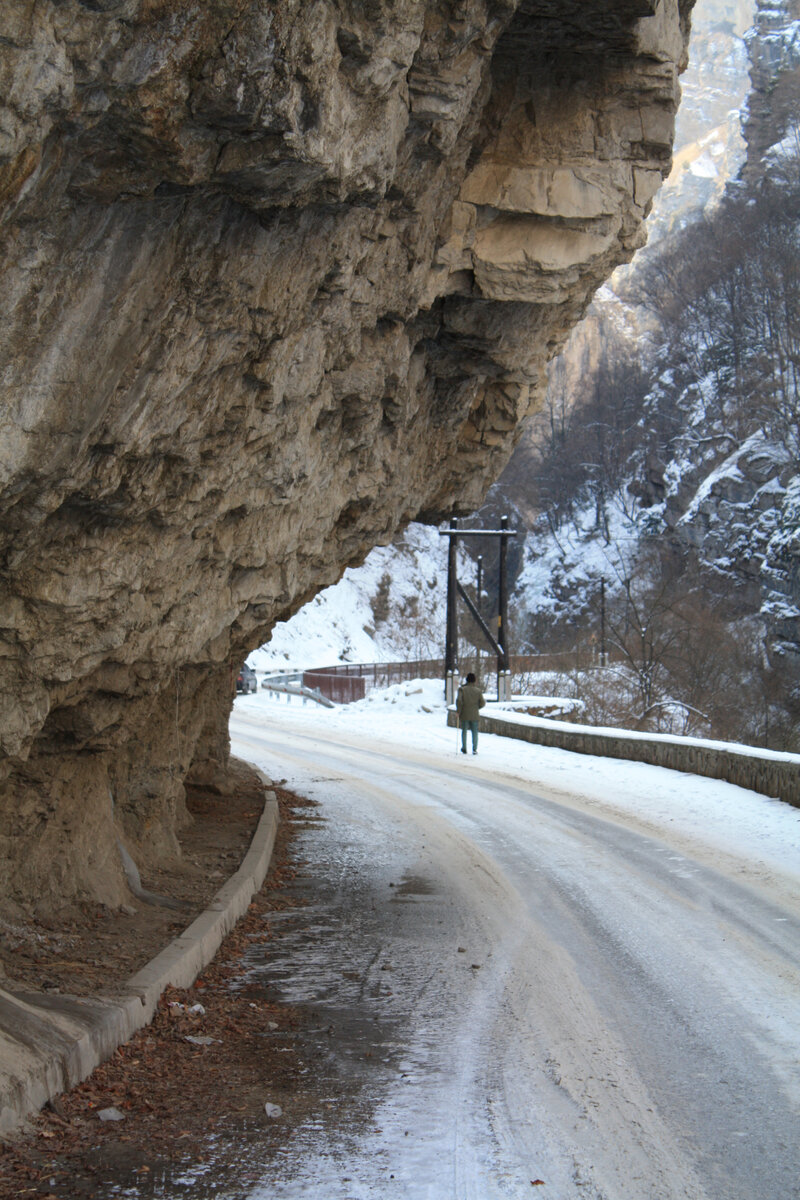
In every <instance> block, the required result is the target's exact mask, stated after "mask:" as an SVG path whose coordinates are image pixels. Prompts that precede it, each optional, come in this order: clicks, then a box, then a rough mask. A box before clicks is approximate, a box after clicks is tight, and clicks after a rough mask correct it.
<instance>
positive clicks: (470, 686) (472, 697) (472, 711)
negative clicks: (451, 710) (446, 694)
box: [456, 683, 486, 721]
mask: <svg viewBox="0 0 800 1200" xmlns="http://www.w3.org/2000/svg"><path fill="white" fill-rule="evenodd" d="M485 703H486V701H485V700H484V698H483V692H482V691H481V689H480V688H479V687H478V685H477V683H462V685H461V687H460V688H459V689H458V695H457V696H456V709H457V711H458V715H459V717H460V718H461V720H462V721H477V719H478V711H479V709H481V708H483V706H484V704H485Z"/></svg>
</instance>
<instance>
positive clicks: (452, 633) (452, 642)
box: [444, 518, 458, 704]
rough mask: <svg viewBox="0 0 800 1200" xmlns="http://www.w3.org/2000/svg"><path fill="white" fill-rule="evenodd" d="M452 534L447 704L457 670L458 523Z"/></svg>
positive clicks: (446, 644)
mask: <svg viewBox="0 0 800 1200" xmlns="http://www.w3.org/2000/svg"><path fill="white" fill-rule="evenodd" d="M451 530H452V532H451V533H450V535H449V538H448V547H447V627H446V630H445V641H444V681H445V682H444V698H445V702H446V703H447V704H452V703H453V702H454V700H455V678H456V672H457V670H458V577H457V575H456V554H457V550H458V521H457V520H456V519H455V518H454V519H453V521H452V523H451Z"/></svg>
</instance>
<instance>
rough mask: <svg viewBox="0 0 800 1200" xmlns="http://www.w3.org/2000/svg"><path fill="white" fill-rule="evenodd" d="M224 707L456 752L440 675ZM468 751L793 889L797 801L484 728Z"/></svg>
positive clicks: (798, 879)
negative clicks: (365, 690) (354, 696)
mask: <svg viewBox="0 0 800 1200" xmlns="http://www.w3.org/2000/svg"><path fill="white" fill-rule="evenodd" d="M532 699H534V698H531V697H526V698H525V701H526V703H528V702H529V701H531V700H532ZM549 700H550V698H549V697H546V698H543V701H544V702H549ZM234 709H235V713H236V714H238V713H242V714H243V715H244V714H245V713H254V714H259V715H261V716H263V719H264V721H265V722H267V723H269V724H270V725H271V726H277V727H280V725H281V724H282V723H284V722H285V723H286V724H287V725H291V726H293V727H294V726H297V725H300V726H307V727H308V729H309V730H314V729H317V728H318V729H320V731H321V732H322V731H323V729H324V730H325V731H336V732H337V733H338V734H339V735H341V737H342V738H345V739H347V740H348V741H353V742H360V743H362V744H364V745H366V744H368V743H375V744H385V743H391V744H393V745H395V746H403V745H406V746H409V747H414V748H415V749H418V750H419V749H427V750H430V751H431V752H432V753H437V752H438V753H444V754H448V755H449V754H452V755H454V756H456V757H460V755H459V753H458V748H459V745H460V742H459V738H460V734H459V733H458V731H457V730H455V729H452V728H449V727H448V726H447V724H446V706H445V702H444V695H443V687H442V683H441V681H440V680H434V679H420V680H415V681H413V682H410V683H406V684H396V685H394V686H393V687H390V688H388V689H386V690H385V691H375V692H372V693H371V694H370V695H369V696H367V698H366V699H364V700H362V701H359V702H358V703H356V704H348V705H342V706H340V707H337V708H334V709H325V708H323V707H322V706H320V705H317V704H315V703H313V702H311V701H309V702H308V703H305V704H304V703H303V702H302V701H301V700H300V699H299V698H298V697H292V698H291V699H290V700H287V699H285V698H282V699H277V698H275V697H271V696H269V695H268V694H267V693H265V692H263V691H262V692H259V693H258V694H256V695H251V696H239V697H237V699H236V701H235V705H234ZM612 732H614V734H615V735H617V734H618V733H619V731H618V730H614V731H612ZM469 761H470V765H471V767H473V768H474V769H475V770H479V771H482V772H485V773H487V774H496V773H498V772H500V773H503V774H506V775H508V776H510V777H512V778H521V779H526V780H529V781H535V782H536V783H537V785H539V786H541V788H542V789H543V790H544V791H546V792H548V793H551V794H554V795H555V794H557V795H560V796H563V795H569V796H571V797H572V798H573V799H574V800H575V801H576V802H578V803H581V804H583V805H585V806H586V807H589V808H597V809H598V810H599V809H602V810H603V812H604V814H605V815H609V814H613V813H615V812H617V813H619V815H620V817H623V816H624V818H625V819H626V821H629V820H630V819H634V820H635V822H636V824H637V825H638V826H639V827H640V828H642V829H643V830H647V831H649V832H651V833H653V832H657V831H658V830H659V829H663V828H668V829H669V831H670V835H671V837H673V838H675V837H677V838H679V839H680V840H681V841H683V842H685V843H686V844H687V846H688V845H692V846H694V847H696V848H698V850H699V849H700V848H702V847H704V846H705V847H708V848H709V850H708V853H710V854H711V855H712V856H713V857H718V856H719V855H725V856H728V857H730V859H732V860H733V859H735V860H737V862H738V867H737V870H739V872H740V873H741V875H742V877H743V878H744V877H747V878H750V879H752V880H754V881H756V880H757V879H758V878H759V877H760V876H762V875H763V874H764V873H767V874H770V873H775V874H778V875H781V876H784V877H785V880H786V886H787V888H789V887H791V886H794V888H795V889H796V890H797V891H800V810H799V809H796V808H792V807H791V806H790V805H788V804H784V803H782V802H781V801H779V800H773V799H770V798H769V797H766V796H761V795H759V794H758V793H756V792H751V791H748V790H746V789H744V788H740V787H736V786H734V785H733V784H729V783H724V782H722V781H720V780H715V779H706V778H702V777H700V776H697V775H688V774H684V773H682V772H678V771H671V770H667V769H666V768H664V767H654V766H649V765H647V764H644V763H634V762H626V761H622V760H620V759H612V758H600V757H596V756H594V755H587V754H573V753H571V752H569V751H566V750H557V749H553V748H550V747H547V746H536V745H532V744H528V743H525V742H519V741H515V740H511V739H508V738H501V737H495V736H491V735H487V734H482V735H481V739H480V747H479V754H478V757H477V759H473V758H472V756H470V759H469ZM798 769H800V767H799V768H798Z"/></svg>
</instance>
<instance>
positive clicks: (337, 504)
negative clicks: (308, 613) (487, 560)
mask: <svg viewBox="0 0 800 1200" xmlns="http://www.w3.org/2000/svg"><path fill="white" fill-rule="evenodd" d="M690 7H691V5H690V3H689V0H685V2H681V3H679V2H678V0H581V2H580V3H578V2H577V0H575V2H570V0H521V2H520V3H518V4H515V3H512V2H511V0H507V2H492V0H458V2H456V0H452V2H450V3H447V2H445V0H427V2H425V3H419V2H418V0H415V2H412V0H399V2H398V0H393V2H392V3H389V0H374V2H373V3H371V4H361V3H355V2H348V0H338V2H334V0H320V2H319V3H315V4H304V3H300V2H299V0H281V2H278V0H275V2H273V3H269V2H268V0H226V2H224V3H217V4H209V5H197V4H194V3H190V2H189V0H171V2H170V3H166V2H162V0H156V2H155V3H148V4H144V3H143V2H141V0H104V2H103V3H91V4H89V3H88V0H86V2H85V3H84V2H79V0H62V2H60V3H57V4H56V3H54V2H53V3H48V2H47V0H44V2H43V3H40V4H36V5H34V4H31V3H30V2H29V0H5V3H4V5H3V11H2V15H1V16H0V22H1V23H2V31H1V32H2V37H1V38H0V72H2V74H0V78H2V80H3V88H2V95H3V100H2V104H3V108H2V111H0V222H1V223H2V235H3V236H2V243H3V246H4V257H3V262H2V267H1V268H0V269H1V270H2V286H1V287H0V331H2V332H0V339H1V344H2V350H1V351H0V355H1V356H2V376H0V378H2V413H1V415H0V530H1V539H0V553H1V554H2V558H0V597H1V598H0V612H1V613H2V621H1V624H2V628H1V629H0V684H1V685H2V686H0V756H1V757H0V763H1V764H2V765H1V767H0V770H1V771H2V779H3V782H2V788H3V792H2V800H1V801H0V866H1V867H2V876H3V878H4V881H5V883H4V889H3V890H4V894H5V898H6V903H7V905H13V904H15V903H19V904H21V905H25V904H26V903H28V902H29V901H31V900H32V899H33V898H34V897H35V898H37V902H40V903H43V904H47V903H52V902H55V901H56V900H58V902H61V901H62V900H63V898H64V897H69V896H71V895H77V894H89V895H92V896H94V897H96V898H100V899H103V900H105V901H107V902H110V903H114V902H116V901H119V900H120V899H122V898H123V896H124V894H125V885H124V881H123V877H122V872H121V869H120V864H119V861H118V857H117V854H116V849H115V847H116V842H117V834H118V832H119V830H118V829H117V828H115V825H116V824H119V825H121V827H122V831H123V832H124V835H125V838H126V839H127V841H128V843H129V844H131V845H132V846H133V847H134V848H135V849H136V853H137V861H140V862H145V863H146V862H147V861H148V859H149V860H151V861H153V860H156V859H157V858H158V857H159V856H163V855H167V854H170V853H172V852H174V850H175V848H176V843H175V830H176V829H177V828H178V827H179V825H180V823H181V822H182V821H183V820H184V819H185V810H184V807H183V781H184V779H185V778H186V776H187V774H188V773H192V774H193V776H194V777H195V778H206V779H213V780H214V781H215V782H216V783H217V784H218V785H219V786H224V765H225V759H226V754H227V732H226V727H227V715H228V710H229V706H230V697H231V691H232V689H231V669H232V665H233V664H235V666H238V663H239V662H240V661H241V659H242V658H243V656H244V654H245V653H246V652H247V651H248V650H249V649H250V648H252V647H253V646H255V645H257V644H258V643H260V642H261V641H263V640H265V638H266V637H267V635H268V633H269V631H270V629H271V627H272V625H273V624H274V622H275V621H277V620H282V619H285V618H287V617H288V616H289V615H291V613H292V612H293V611H295V610H296V609H297V608H298V607H299V606H300V605H301V604H302V603H303V602H304V601H305V600H307V599H308V598H309V597H310V596H311V595H312V594H313V593H314V592H315V591H317V590H318V589H319V588H321V587H323V586H325V585H327V584H329V583H331V582H333V581H334V580H335V579H336V578H337V577H338V576H339V575H340V573H341V571H342V570H343V569H344V567H345V566H347V565H348V564H352V563H355V562H358V561H360V559H361V558H362V557H363V556H364V555H365V554H366V553H367V551H368V550H369V549H370V548H371V547H372V546H373V545H374V544H375V543H376V542H385V541H387V540H389V539H390V538H391V537H392V535H393V534H394V533H395V532H396V531H397V530H398V529H399V528H401V527H402V526H403V525H404V524H405V523H406V522H408V521H409V520H412V519H416V518H421V519H423V520H424V519H433V518H435V517H438V516H440V515H443V514H445V513H447V512H451V511H461V512H466V511H470V510H472V509H473V508H475V507H476V506H477V505H478V503H479V502H480V501H481V499H482V496H483V494H484V492H485V490H486V488H487V487H488V485H489V483H490V482H491V481H492V480H493V479H494V478H495V477H496V475H497V474H498V473H499V471H500V470H501V468H502V466H503V465H504V463H505V461H506V459H507V457H508V455H509V453H510V451H511V449H512V448H513V445H514V441H515V437H516V429H517V427H518V425H519V422H520V420H521V419H522V418H523V417H524V416H525V415H526V414H528V413H529V412H530V411H532V409H533V408H534V407H535V406H536V404H537V403H538V402H539V398H540V396H541V392H542V385H543V378H544V368H545V364H546V362H547V360H548V358H549V357H550V356H551V355H552V354H553V353H554V352H556V351H557V350H558V349H559V347H560V346H561V344H562V342H563V340H564V338H565V337H566V335H567V333H568V331H569V329H570V328H571V326H572V325H573V324H574V323H575V322H576V321H577V320H578V319H579V317H580V316H581V314H582V312H583V310H584V308H585V306H586V304H587V302H588V300H589V298H590V297H591V295H592V293H593V291H594V290H595V288H596V287H597V286H598V285H599V283H600V282H601V281H602V280H603V279H604V278H606V277H607V276H608V274H609V273H610V271H611V270H612V269H613V268H614V267H615V266H616V265H617V264H618V263H620V262H622V261H624V260H626V259H628V258H630V256H631V255H632V254H633V253H634V251H635V249H636V248H637V247H638V246H639V245H641V244H642V241H643V238H644V233H643V224H642V222H643V219H644V217H645V215H646V213H647V211H648V206H649V204H650V200H651V197H652V195H653V192H654V191H655V188H656V185H657V183H658V181H659V179H660V178H661V177H662V176H663V174H664V173H665V172H666V171H667V169H668V167H669V162H670V150H671V138H672V127H673V117H674V114H675V109H676V105H677V97H678V83H677V78H678V73H679V70H680V67H681V65H682V56H683V54H684V48H685V43H686V36H687V28H686V24H687V14H688V10H689V8H690ZM235 666H234V669H235ZM110 794H113V796H114V799H115V807H114V810H113V813H112V808H111V804H110V801H109V795H110Z"/></svg>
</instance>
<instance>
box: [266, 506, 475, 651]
mask: <svg viewBox="0 0 800 1200" xmlns="http://www.w3.org/2000/svg"><path fill="white" fill-rule="evenodd" d="M472 570H473V568H468V567H467V563H466V560H465V559H464V558H463V557H462V560H461V566H460V571H459V573H460V574H461V577H462V578H463V579H466V578H468V577H471V574H472ZM468 571H469V576H468V574H467V572H468ZM446 586H447V543H446V541H445V539H444V538H441V537H439V533H438V530H437V529H435V528H432V527H431V526H428V525H409V527H408V529H407V530H406V531H405V533H404V534H402V535H401V536H400V537H398V538H397V539H396V541H395V542H393V543H392V545H390V546H378V547H377V548H376V549H375V550H373V551H372V553H371V554H370V555H369V556H368V557H367V559H366V560H365V562H364V563H363V565H362V566H360V567H358V568H357V569H349V570H347V571H345V573H344V575H343V576H342V578H341V579H340V580H339V582H338V583H336V584H333V586H332V587H328V588H325V589H324V591H321V592H320V593H319V594H318V595H317V596H315V597H314V599H313V600H311V601H310V602H309V603H308V604H306V606H305V607H304V608H302V609H301V610H300V611H299V612H298V613H296V614H295V615H294V617H292V619H291V620H290V621H283V622H281V623H280V624H278V625H276V626H275V629H274V630H273V632H272V637H271V638H270V641H269V643H268V644H267V645H265V646H262V647H261V648H260V649H259V650H254V651H253V652H252V654H250V655H249V656H248V660H247V661H248V662H249V663H250V664H251V665H252V666H253V667H255V668H256V669H257V670H259V671H280V670H286V669H295V668H300V667H304V668H309V667H328V666H333V665H335V664H336V663H342V662H350V663H357V662H395V661H407V660H419V659H425V658H439V657H441V655H442V654H443V652H444V650H443V647H444V622H445V595H446Z"/></svg>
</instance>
